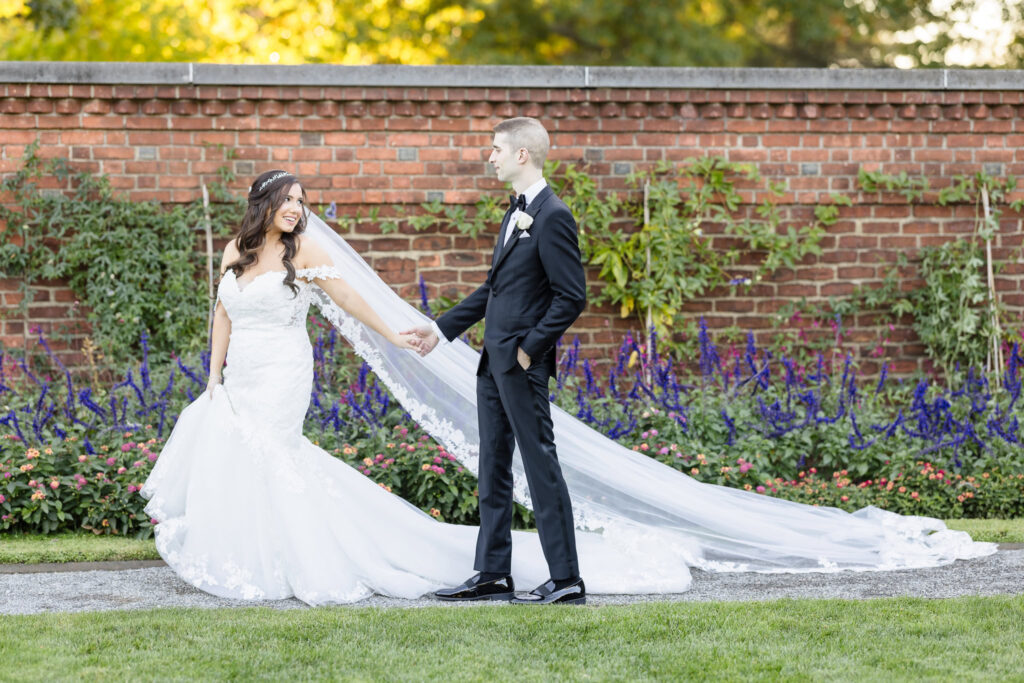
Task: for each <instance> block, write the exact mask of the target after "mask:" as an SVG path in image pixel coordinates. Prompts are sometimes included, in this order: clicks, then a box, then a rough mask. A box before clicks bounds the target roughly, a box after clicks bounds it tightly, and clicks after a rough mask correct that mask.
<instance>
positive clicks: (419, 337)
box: [401, 325, 440, 356]
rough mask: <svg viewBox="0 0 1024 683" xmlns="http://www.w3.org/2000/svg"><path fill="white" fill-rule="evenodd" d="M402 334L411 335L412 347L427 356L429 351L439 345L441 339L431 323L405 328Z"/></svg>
mask: <svg viewBox="0 0 1024 683" xmlns="http://www.w3.org/2000/svg"><path fill="white" fill-rule="evenodd" d="M401 334H402V335H410V338H411V340H412V341H411V342H410V343H411V344H412V345H411V346H409V347H406V348H411V349H413V350H414V351H416V353H418V354H420V355H421V356H426V355H427V354H428V353H430V352H431V351H433V350H434V347H435V346H437V342H438V341H440V340H439V339H438V338H437V334H435V333H434V328H432V327H431V326H430V325H420V326H419V327H413V328H412V329H408V330H405V331H404V332H402V333H401Z"/></svg>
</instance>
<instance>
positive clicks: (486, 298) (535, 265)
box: [437, 187, 587, 375]
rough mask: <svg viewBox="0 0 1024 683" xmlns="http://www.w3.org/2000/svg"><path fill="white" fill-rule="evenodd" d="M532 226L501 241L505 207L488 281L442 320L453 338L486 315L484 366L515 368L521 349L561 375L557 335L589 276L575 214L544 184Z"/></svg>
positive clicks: (581, 300) (580, 303)
mask: <svg viewBox="0 0 1024 683" xmlns="http://www.w3.org/2000/svg"><path fill="white" fill-rule="evenodd" d="M526 213H527V215H529V216H532V217H533V225H532V226H530V228H529V230H527V231H526V232H523V231H520V230H519V229H518V228H516V229H515V230H514V231H513V232H512V236H511V238H510V239H509V240H508V244H503V242H504V237H505V228H506V226H507V225H508V221H509V218H510V217H511V215H512V210H511V209H509V211H507V212H506V213H505V218H504V220H503V221H502V222H501V232H500V234H499V235H498V242H497V244H495V246H494V257H493V259H492V261H491V269H490V271H489V272H488V273H487V280H486V281H485V282H484V284H483V285H481V286H480V287H479V288H478V289H477V290H476V291H475V292H473V293H472V294H470V295H469V296H468V297H466V299H465V300H463V301H462V302H461V303H460V304H459V305H458V306H456V307H454V308H453V309H451V310H450V311H448V312H447V313H446V314H444V315H443V316H441V317H440V318H438V319H437V326H438V327H439V328H440V329H441V331H442V332H443V333H444V336H445V337H447V338H448V339H449V340H451V339H454V338H455V337H457V336H459V335H460V334H462V333H463V332H465V331H466V330H467V329H468V328H469V327H470V326H471V325H473V324H474V323H476V322H477V321H478V320H480V319H481V318H486V319H487V323H486V326H485V328H484V350H483V353H482V354H481V356H480V369H482V368H483V367H484V366H485V365H487V364H488V363H490V366H491V367H492V368H493V369H495V370H497V371H498V372H507V371H509V370H511V369H512V368H514V367H515V366H516V365H517V363H518V361H517V360H516V350H517V349H518V348H519V347H522V349H523V351H525V352H526V354H527V355H528V356H529V357H530V358H531V359H532V361H533V362H534V363H539V362H543V363H544V364H545V365H546V366H547V368H548V372H549V373H550V374H552V375H553V374H555V358H554V348H555V342H557V341H558V339H559V337H561V336H562V335H563V334H565V331H566V330H567V329H569V326H570V325H572V324H573V322H574V321H575V320H576V318H577V317H579V314H580V313H581V312H582V311H583V307H584V306H585V305H586V302H587V298H586V297H587V290H586V280H585V278H584V274H583V265H582V263H581V261H580V250H579V246H578V243H577V239H576V221H575V220H574V219H573V217H572V213H571V212H570V211H569V207H568V206H566V205H565V202H563V201H562V200H561V199H559V198H558V197H556V196H555V193H554V192H552V190H551V188H550V187H545V188H544V189H543V190H541V191H540V193H538V194H537V196H536V197H534V199H533V201H532V202H530V205H529V206H527V207H526Z"/></svg>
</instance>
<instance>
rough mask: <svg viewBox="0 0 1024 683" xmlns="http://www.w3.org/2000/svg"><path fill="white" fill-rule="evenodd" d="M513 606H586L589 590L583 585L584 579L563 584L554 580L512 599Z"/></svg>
mask: <svg viewBox="0 0 1024 683" xmlns="http://www.w3.org/2000/svg"><path fill="white" fill-rule="evenodd" d="M512 604H513V605H555V604H559V605H585V604H587V589H586V587H585V586H584V585H583V579H576V580H575V581H573V582H571V583H568V584H562V583H561V582H559V583H556V582H555V581H553V580H548V581H547V582H545V583H543V584H541V585H539V586H537V587H536V588H534V589H533V590H532V591H530V592H529V593H526V594H524V595H521V596H520V595H517V596H516V597H514V598H513V599H512Z"/></svg>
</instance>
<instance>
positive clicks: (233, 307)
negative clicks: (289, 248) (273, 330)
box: [217, 266, 341, 331]
mask: <svg viewBox="0 0 1024 683" xmlns="http://www.w3.org/2000/svg"><path fill="white" fill-rule="evenodd" d="M284 277H285V271H283V270H268V271H266V272H263V273H260V274H259V275H257V276H255V277H254V278H252V279H250V280H249V281H248V282H246V283H245V284H242V283H240V282H239V281H238V279H237V277H236V276H235V273H234V271H231V270H229V271H227V272H226V273H225V274H224V277H222V278H221V282H220V286H219V287H218V289H217V298H218V299H219V300H220V301H221V302H222V303H223V304H224V308H225V310H227V313H228V318H230V319H231V326H232V330H233V331H234V330H235V329H238V328H249V327H257V328H259V327H301V328H303V329H305V320H306V313H307V312H308V311H309V305H310V303H311V302H312V301H313V298H312V293H311V289H312V288H311V283H312V282H313V281H314V280H318V279H333V278H341V273H340V272H338V270H337V269H336V268H332V267H330V266H317V267H316V268H302V269H299V270H296V271H295V284H296V286H298V288H299V291H298V292H293V291H292V289H291V288H290V287H285V286H283V284H282V283H283V281H284Z"/></svg>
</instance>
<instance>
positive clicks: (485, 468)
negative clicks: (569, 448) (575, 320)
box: [475, 359, 580, 580]
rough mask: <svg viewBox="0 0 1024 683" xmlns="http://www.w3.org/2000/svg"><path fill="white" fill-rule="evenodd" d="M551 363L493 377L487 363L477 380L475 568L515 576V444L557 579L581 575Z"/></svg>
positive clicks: (545, 546)
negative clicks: (555, 419)
mask: <svg viewBox="0 0 1024 683" xmlns="http://www.w3.org/2000/svg"><path fill="white" fill-rule="evenodd" d="M548 377H549V375H548V364H547V363H545V362H542V359H536V360H534V361H533V364H532V365H531V366H530V368H529V369H528V370H523V369H522V367H520V366H519V365H516V366H515V367H514V368H513V369H512V370H509V371H508V372H502V373H494V374H492V373H491V369H490V367H489V363H487V361H484V365H483V367H481V368H480V371H479V373H478V375H477V385H476V395H477V411H478V412H479V420H480V473H479V494H480V533H479V535H478V536H477V542H476V563H475V569H476V570H477V571H481V572H498V573H502V574H509V573H511V570H512V510H513V507H512V451H513V449H514V446H515V444H516V443H518V444H519V452H520V454H521V456H522V459H523V467H524V468H525V469H526V482H527V484H528V485H529V487H530V499H531V500H532V502H533V512H534V517H535V519H536V521H537V532H538V533H539V535H540V543H541V547H542V548H543V549H544V557H545V559H546V560H547V562H548V569H549V570H550V572H551V578H552V579H556V580H558V579H567V578H571V577H577V576H579V574H580V571H579V563H578V561H577V559H576V535H575V533H574V529H573V518H572V503H571V502H570V500H569V490H568V488H566V485H565V480H564V479H563V478H562V470H561V468H559V466H558V455H557V454H556V453H555V433H554V428H553V424H552V422H551V404H550V403H549V401H548Z"/></svg>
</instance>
